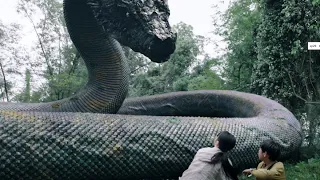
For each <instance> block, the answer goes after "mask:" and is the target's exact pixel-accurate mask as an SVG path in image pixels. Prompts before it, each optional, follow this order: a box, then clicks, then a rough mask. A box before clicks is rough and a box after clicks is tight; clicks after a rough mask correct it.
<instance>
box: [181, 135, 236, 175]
mask: <svg viewBox="0 0 320 180" xmlns="http://www.w3.org/2000/svg"><path fill="white" fill-rule="evenodd" d="M235 144H236V139H235V137H234V136H233V135H232V134H230V133H229V132H228V131H222V132H220V133H219V134H218V135H217V138H215V140H214V147H213V148H209V147H207V148H202V149H200V150H198V152H197V154H196V155H195V157H194V159H193V161H192V162H191V164H190V166H189V168H188V169H187V170H186V171H184V172H183V174H182V176H181V177H180V178H179V180H214V179H216V180H237V179H238V178H237V174H236V173H234V171H233V169H232V163H231V161H230V160H229V159H228V156H227V155H226V153H225V152H227V151H230V150H231V149H232V148H234V146H235Z"/></svg>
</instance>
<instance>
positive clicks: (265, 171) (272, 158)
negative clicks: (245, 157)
mask: <svg viewBox="0 0 320 180" xmlns="http://www.w3.org/2000/svg"><path fill="white" fill-rule="evenodd" d="M279 155H280V149H279V146H278V145H277V144H276V143H275V142H274V141H272V140H265V141H263V142H262V143H261V145H260V149H259V152H258V156H259V160H261V162H260V163H259V165H258V167H257V169H251V168H250V169H246V170H244V171H243V173H244V174H246V175H251V174H252V175H253V176H255V177H256V180H263V179H268V180H285V179H286V176H285V171H284V166H283V163H282V162H278V161H277V158H278V157H279Z"/></svg>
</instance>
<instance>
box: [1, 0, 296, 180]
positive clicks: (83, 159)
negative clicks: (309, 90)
mask: <svg viewBox="0 0 320 180" xmlns="http://www.w3.org/2000/svg"><path fill="white" fill-rule="evenodd" d="M64 13H65V18H66V22H67V27H68V30H69V33H70V37H71V39H72V41H73V42H74V44H75V46H76V47H77V49H78V50H79V52H80V53H81V55H82V57H83V58H84V60H85V62H86V65H87V67H88V72H89V81H88V84H87V85H86V87H85V88H84V89H83V90H82V91H81V92H79V93H78V94H77V95H75V96H74V97H71V98H68V99H64V100H61V101H57V102H51V103H43V104H12V103H4V104H1V106H0V179H143V178H148V179H161V178H177V177H178V176H180V175H181V173H182V172H183V171H184V170H185V169H186V168H187V167H188V165H189V164H190V162H191V161H192V158H193V156H194V154H195V153H196V151H197V150H198V149H199V148H201V147H206V146H211V145H212V144H211V139H212V138H213V137H214V136H215V135H216V134H217V133H218V132H220V131H222V130H227V131H229V132H231V133H232V134H234V135H235V136H236V138H237V144H236V147H235V148H234V149H233V150H232V152H231V160H232V161H233V164H234V165H235V166H236V167H237V168H239V169H244V168H247V167H252V166H254V165H255V164H256V163H257V150H258V147H259V144H260V142H261V141H262V140H264V139H267V138H271V139H274V140H275V141H276V142H277V143H278V144H279V145H280V147H281V150H282V153H281V159H288V158H290V157H291V156H292V155H293V153H294V152H295V151H296V150H297V149H298V148H299V146H300V144H301V127H300V124H299V123H298V121H297V120H296V119H295V117H294V116H293V115H292V113H290V112H289V111H288V110H287V109H286V108H284V107H283V106H281V105H280V104H278V103H276V102H275V101H272V100H270V99H267V98H264V97H261V96H257V95H253V94H247V93H241V92H236V91H194V92H175V93H169V94H163V95H156V96H150V97H141V98H132V99H127V100H125V101H124V103H123V100H124V99H125V96H126V93H127V87H128V71H127V69H128V68H127V64H126V61H125V60H124V56H123V53H122V51H121V48H120V46H119V43H118V42H120V43H122V44H124V45H127V46H129V47H131V48H132V49H133V50H135V51H138V52H141V53H143V54H144V55H146V56H147V57H149V58H150V59H151V60H152V61H154V62H164V61H166V60H168V59H169V57H170V54H171V53H172V52H173V51H174V49H175V45H174V44H175V41H176V35H175V34H174V33H172V31H171V29H170V26H169V23H168V17H169V9H168V6H167V4H166V1H165V0H88V1H87V0H65V1H64ZM120 106H121V108H120ZM119 108H120V109H119ZM117 112H118V114H114V113H117ZM183 116H189V117H183ZM199 116H201V117H199Z"/></svg>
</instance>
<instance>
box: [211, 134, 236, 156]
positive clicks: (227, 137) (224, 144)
mask: <svg viewBox="0 0 320 180" xmlns="http://www.w3.org/2000/svg"><path fill="white" fill-rule="evenodd" d="M235 145H236V138H235V137H234V136H233V135H232V134H231V133H229V132H228V131H222V132H220V133H219V134H218V135H217V138H216V139H215V142H214V146H215V147H218V148H219V149H220V150H221V151H222V152H227V151H230V150H231V149H232V148H234V146H235Z"/></svg>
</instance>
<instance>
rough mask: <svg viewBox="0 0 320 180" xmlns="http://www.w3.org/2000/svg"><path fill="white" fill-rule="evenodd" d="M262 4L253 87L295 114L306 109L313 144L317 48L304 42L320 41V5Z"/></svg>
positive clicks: (319, 85) (318, 88)
mask: <svg viewBox="0 0 320 180" xmlns="http://www.w3.org/2000/svg"><path fill="white" fill-rule="evenodd" d="M261 7H262V11H261V12H262V21H261V24H260V26H259V27H258V29H257V53H258V61H257V62H256V63H255V65H254V71H253V72H254V73H253V76H252V80H253V83H252V91H253V92H255V93H257V94H262V95H264V96H267V97H269V98H271V99H274V100H277V101H279V102H280V103H282V104H284V105H285V106H286V107H288V108H289V109H291V110H292V111H294V112H295V113H296V114H297V113H299V112H303V113H306V117H307V118H306V119H307V122H308V123H309V126H308V131H309V132H308V135H309V140H308V141H309V145H312V144H314V142H315V139H316V136H317V135H316V128H317V124H318V123H319V119H320V116H319V115H320V111H319V108H317V107H316V106H318V105H320V81H319V79H320V61H319V59H320V52H319V51H309V50H308V47H307V45H308V42H310V41H316V42H319V41H320V24H319V22H320V6H319V4H316V3H312V1H309V0H301V1H295V0H282V1H275V0H269V1H263V2H262V3H261ZM317 109H318V110H317Z"/></svg>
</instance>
